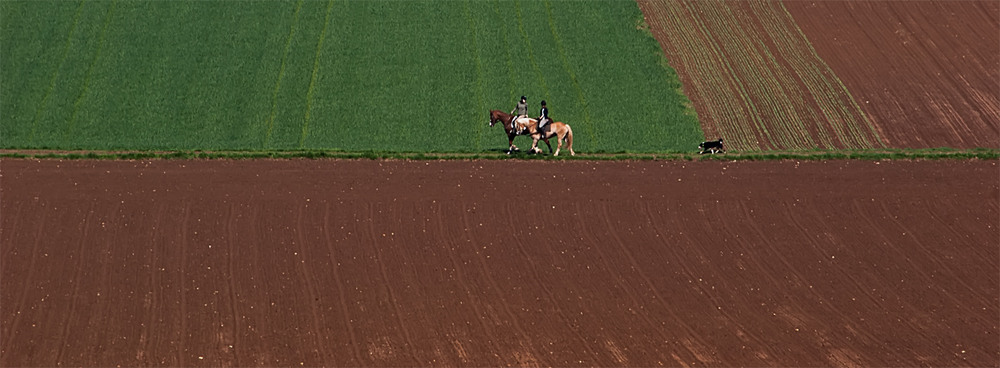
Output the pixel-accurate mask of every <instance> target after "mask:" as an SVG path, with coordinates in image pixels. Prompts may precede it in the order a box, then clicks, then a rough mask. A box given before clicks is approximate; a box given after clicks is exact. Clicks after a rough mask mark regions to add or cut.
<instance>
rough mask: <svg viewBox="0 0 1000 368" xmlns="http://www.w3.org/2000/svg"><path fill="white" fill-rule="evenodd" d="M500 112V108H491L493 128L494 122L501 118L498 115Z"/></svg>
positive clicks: (491, 124)
mask: <svg viewBox="0 0 1000 368" xmlns="http://www.w3.org/2000/svg"><path fill="white" fill-rule="evenodd" d="M499 112H500V111H499V110H490V128H492V127H493V124H496V123H497V121H498V120H500V117H499V116H498V113H499Z"/></svg>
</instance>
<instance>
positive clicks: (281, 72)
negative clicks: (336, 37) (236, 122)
mask: <svg viewBox="0 0 1000 368" xmlns="http://www.w3.org/2000/svg"><path fill="white" fill-rule="evenodd" d="M303 2H305V0H299V2H298V3H297V4H296V5H295V14H294V15H293V16H292V26H291V29H290V30H289V31H288V39H287V40H286V41H285V51H284V52H283V53H282V54H281V66H280V67H279V68H278V80H277V81H275V82H274V91H273V92H272V93H271V114H270V115H269V116H268V118H267V132H266V133H265V135H264V148H271V134H272V133H273V131H274V118H275V117H276V116H277V114H278V91H279V90H280V89H281V80H282V79H283V78H284V77H285V65H287V63H288V52H289V51H290V50H291V48H292V39H293V38H294V37H295V29H296V25H298V23H299V12H300V11H301V10H302V3H303Z"/></svg>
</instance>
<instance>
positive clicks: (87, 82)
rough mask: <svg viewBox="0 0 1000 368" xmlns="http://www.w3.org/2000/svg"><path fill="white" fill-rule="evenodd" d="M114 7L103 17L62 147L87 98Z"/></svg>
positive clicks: (110, 7)
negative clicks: (94, 48) (94, 49)
mask: <svg viewBox="0 0 1000 368" xmlns="http://www.w3.org/2000/svg"><path fill="white" fill-rule="evenodd" d="M116 5H118V0H112V1H111V5H109V6H108V12H107V15H105V16H104V26H103V27H101V36H100V38H99V39H98V41H97V51H94V58H93V59H91V60H90V66H88V67H87V75H86V76H85V77H84V78H83V89H82V90H81V91H80V95H79V96H77V97H76V101H74V102H73V113H72V114H71V115H70V117H69V120H68V121H67V126H66V129H65V130H63V137H62V144H63V145H65V144H66V139H67V138H69V135H70V133H72V132H73V127H75V126H76V117H77V115H78V114H79V113H80V103H82V102H83V100H84V98H86V96H87V92H88V91H89V90H90V78H91V77H92V76H93V75H94V67H96V66H97V60H98V59H100V57H101V50H103V49H104V43H105V40H106V37H105V36H107V34H108V26H109V25H110V24H111V15H112V14H113V13H114V11H115V6H116Z"/></svg>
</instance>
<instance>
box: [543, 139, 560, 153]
mask: <svg viewBox="0 0 1000 368" xmlns="http://www.w3.org/2000/svg"><path fill="white" fill-rule="evenodd" d="M543 137H544V135H543ZM545 145H546V146H549V153H552V143H549V138H545ZM557 153H558V151H557ZM556 156H558V154H557V155H556Z"/></svg>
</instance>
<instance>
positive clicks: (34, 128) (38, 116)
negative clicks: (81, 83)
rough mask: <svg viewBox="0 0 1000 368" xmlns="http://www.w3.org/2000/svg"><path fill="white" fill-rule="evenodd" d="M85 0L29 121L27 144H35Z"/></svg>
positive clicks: (74, 16) (80, 6) (79, 8)
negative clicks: (40, 100)
mask: <svg viewBox="0 0 1000 368" xmlns="http://www.w3.org/2000/svg"><path fill="white" fill-rule="evenodd" d="M86 2H87V0H80V5H77V7H76V14H75V15H73V24H72V25H71V26H70V27H69V34H68V35H66V42H65V43H64V44H63V53H62V58H60V59H59V63H58V64H56V69H55V70H54V71H52V79H51V80H50V81H49V88H48V89H47V90H45V95H43V96H42V102H41V103H39V104H38V110H36V111H35V118H34V119H32V120H31V135H29V136H28V144H29V145H31V144H34V143H35V132H36V131H37V129H38V121H39V120H41V118H42V112H43V111H45V104H46V102H48V100H49V96H51V95H52V90H54V89H55V88H56V80H58V79H59V70H60V69H62V66H63V64H64V63H65V62H66V57H67V56H69V45H70V41H72V40H73V32H75V31H76V25H77V24H78V23H79V22H80V14H82V13H83V4H84V3H86Z"/></svg>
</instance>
